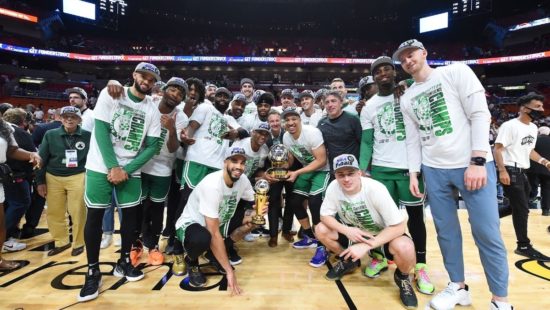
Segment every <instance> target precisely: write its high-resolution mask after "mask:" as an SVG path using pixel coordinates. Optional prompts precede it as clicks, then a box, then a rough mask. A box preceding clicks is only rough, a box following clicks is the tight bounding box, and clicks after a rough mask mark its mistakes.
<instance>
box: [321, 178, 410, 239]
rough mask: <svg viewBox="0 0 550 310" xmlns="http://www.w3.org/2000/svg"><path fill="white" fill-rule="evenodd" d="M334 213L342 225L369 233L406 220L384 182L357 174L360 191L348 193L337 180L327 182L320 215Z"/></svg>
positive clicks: (374, 232) (332, 214)
mask: <svg viewBox="0 0 550 310" xmlns="http://www.w3.org/2000/svg"><path fill="white" fill-rule="evenodd" d="M336 214H338V217H339V218H340V221H341V222H342V223H343V224H345V225H348V226H353V227H357V228H361V229H364V230H367V231H369V232H372V233H373V234H377V233H378V232H380V231H381V230H383V229H384V228H386V227H388V226H393V225H397V224H399V223H401V222H403V221H406V220H407V216H406V215H405V214H403V213H402V212H401V211H399V208H397V206H396V205H395V203H394V202H393V199H392V198H391V196H390V193H389V192H388V190H387V189H386V187H385V186H384V184H382V183H380V182H378V181H376V180H374V179H371V178H364V177H361V191H360V192H359V193H357V194H355V195H352V196H348V195H346V194H344V192H343V191H342V188H341V187H340V184H338V181H337V180H334V181H332V182H331V183H330V184H329V186H328V188H327V191H326V193H325V199H324V200H323V204H322V205H321V216H335V215H336Z"/></svg>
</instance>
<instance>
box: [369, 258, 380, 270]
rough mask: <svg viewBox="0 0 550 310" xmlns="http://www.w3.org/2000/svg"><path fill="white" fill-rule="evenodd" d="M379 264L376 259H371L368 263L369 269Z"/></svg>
mask: <svg viewBox="0 0 550 310" xmlns="http://www.w3.org/2000/svg"><path fill="white" fill-rule="evenodd" d="M379 262H380V261H379V260H378V259H377V258H373V259H372V260H371V262H370V268H372V269H374V268H375V267H376V265H377V264H378V263H379Z"/></svg>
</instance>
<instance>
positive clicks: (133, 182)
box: [84, 170, 141, 209]
mask: <svg viewBox="0 0 550 310" xmlns="http://www.w3.org/2000/svg"><path fill="white" fill-rule="evenodd" d="M115 188H116V190H115V198H116V202H117V206H118V207H119V208H129V207H135V206H137V205H139V204H140V203H141V177H139V176H130V177H129V178H128V180H126V181H125V182H122V183H120V184H118V185H113V183H111V182H109V180H107V174H105V173H101V172H95V171H92V170H86V191H85V193H84V201H85V202H86V206H87V207H88V208H99V209H106V208H108V207H109V206H111V201H112V197H113V196H112V194H113V189H115Z"/></svg>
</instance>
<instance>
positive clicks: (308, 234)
mask: <svg viewBox="0 0 550 310" xmlns="http://www.w3.org/2000/svg"><path fill="white" fill-rule="evenodd" d="M304 235H306V236H308V237H310V238H312V239H315V235H313V229H311V227H310V228H308V229H304Z"/></svg>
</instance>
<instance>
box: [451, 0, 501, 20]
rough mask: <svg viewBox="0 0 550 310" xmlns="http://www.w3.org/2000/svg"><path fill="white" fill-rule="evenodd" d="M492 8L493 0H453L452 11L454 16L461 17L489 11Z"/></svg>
mask: <svg viewBox="0 0 550 310" xmlns="http://www.w3.org/2000/svg"><path fill="white" fill-rule="evenodd" d="M491 9H492V0H453V1H452V7H451V12H452V16H453V18H460V17H467V16H472V15H476V14H482V13H489V12H491Z"/></svg>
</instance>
